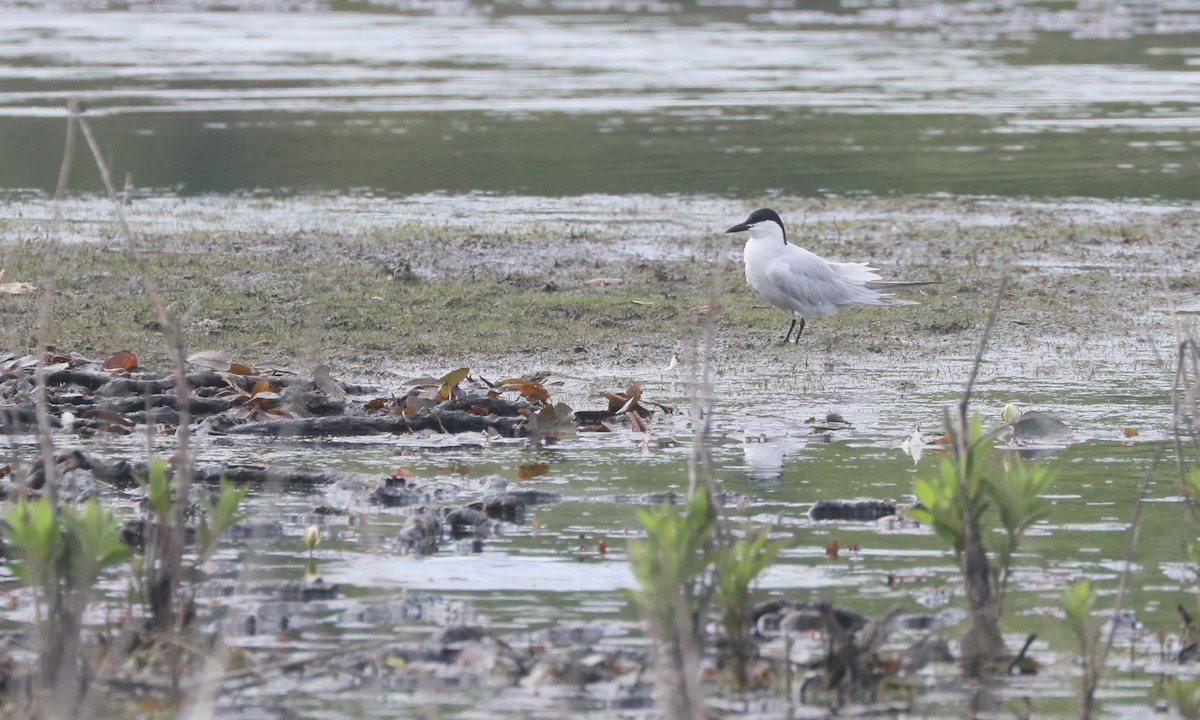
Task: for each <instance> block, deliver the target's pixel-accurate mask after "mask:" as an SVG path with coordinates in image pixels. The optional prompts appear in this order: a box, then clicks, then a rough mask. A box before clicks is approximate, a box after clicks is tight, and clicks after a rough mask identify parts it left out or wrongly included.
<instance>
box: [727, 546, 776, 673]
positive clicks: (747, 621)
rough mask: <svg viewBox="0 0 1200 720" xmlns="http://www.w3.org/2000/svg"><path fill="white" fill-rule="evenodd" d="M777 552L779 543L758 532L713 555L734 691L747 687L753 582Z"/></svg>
mask: <svg viewBox="0 0 1200 720" xmlns="http://www.w3.org/2000/svg"><path fill="white" fill-rule="evenodd" d="M781 548H782V545H781V544H780V543H778V542H771V541H770V540H768V539H767V529H766V528H759V529H757V530H753V531H751V532H749V533H747V535H746V536H745V537H740V538H736V539H733V540H731V541H729V542H726V543H723V544H722V545H721V546H720V547H719V548H718V549H717V550H716V551H715V552H714V559H715V562H716V571H717V585H716V600H717V605H718V606H719V607H720V608H721V627H722V629H723V630H724V631H725V638H726V640H727V641H728V642H729V651H730V659H731V660H732V670H733V683H734V687H735V688H736V689H737V690H739V691H741V690H745V689H746V688H747V687H748V686H749V684H750V678H749V673H748V672H747V668H748V666H749V663H750V660H751V659H752V658H753V657H754V655H755V647H754V639H753V637H752V635H751V633H750V630H751V626H752V624H753V620H754V581H755V579H757V578H758V576H759V575H760V574H761V573H762V571H763V570H765V569H767V566H769V565H770V564H771V563H772V562H774V561H775V557H776V556H777V555H778V554H779V551H780V549H781Z"/></svg>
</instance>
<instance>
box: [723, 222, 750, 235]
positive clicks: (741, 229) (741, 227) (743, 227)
mask: <svg viewBox="0 0 1200 720" xmlns="http://www.w3.org/2000/svg"><path fill="white" fill-rule="evenodd" d="M749 229H750V226H749V225H748V224H747V223H738V224H737V225H734V226H733V227H731V228H729V229H728V230H726V231H725V232H727V233H731V232H746V231H747V230H749Z"/></svg>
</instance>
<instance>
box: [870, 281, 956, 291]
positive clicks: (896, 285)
mask: <svg viewBox="0 0 1200 720" xmlns="http://www.w3.org/2000/svg"><path fill="white" fill-rule="evenodd" d="M938 284H940V283H938V281H937V280H923V281H920V282H908V281H906V280H872V281H871V282H868V283H867V284H866V286H867V287H869V288H871V289H872V290H902V289H904V288H914V287H924V286H926V285H938Z"/></svg>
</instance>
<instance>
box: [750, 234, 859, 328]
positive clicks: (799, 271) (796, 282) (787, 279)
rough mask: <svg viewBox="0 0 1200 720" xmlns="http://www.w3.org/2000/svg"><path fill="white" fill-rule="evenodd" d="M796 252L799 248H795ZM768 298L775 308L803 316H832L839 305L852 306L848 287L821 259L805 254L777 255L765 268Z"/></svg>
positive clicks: (808, 253)
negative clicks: (768, 286) (785, 309)
mask: <svg viewBox="0 0 1200 720" xmlns="http://www.w3.org/2000/svg"><path fill="white" fill-rule="evenodd" d="M797 249H799V248H797ZM764 275H765V276H766V279H767V282H768V283H769V284H770V290H771V293H770V295H775V297H770V296H769V294H768V293H766V292H764V293H763V294H764V296H767V300H769V301H770V302H771V304H773V305H776V306H778V307H786V308H788V309H790V310H793V311H795V312H797V313H799V314H800V315H802V316H804V317H822V316H827V315H833V314H834V313H836V312H837V309H838V306H839V305H846V304H853V300H852V297H853V293H852V292H851V289H850V286H848V285H847V284H846V282H845V281H844V280H843V279H842V278H840V277H839V276H838V274H837V273H835V272H834V271H833V269H832V268H831V267H829V263H827V262H825V260H824V259H822V258H821V257H819V256H817V255H814V254H813V253H810V252H807V251H801V252H794V253H788V254H786V255H780V256H779V257H777V258H775V259H774V260H772V261H771V264H770V265H769V266H768V267H767V270H766V273H764Z"/></svg>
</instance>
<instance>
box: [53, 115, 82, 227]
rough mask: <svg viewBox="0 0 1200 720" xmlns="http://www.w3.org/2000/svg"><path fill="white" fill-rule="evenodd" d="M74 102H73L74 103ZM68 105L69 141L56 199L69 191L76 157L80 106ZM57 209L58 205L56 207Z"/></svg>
mask: <svg viewBox="0 0 1200 720" xmlns="http://www.w3.org/2000/svg"><path fill="white" fill-rule="evenodd" d="M73 102H74V101H72V103H73ZM72 103H68V104H67V108H68V110H69V114H68V115H67V140H66V142H65V143H64V144H63V159H62V166H61V167H59V169H58V185H57V186H56V187H55V188H54V199H55V200H60V199H62V196H63V193H64V192H66V190H67V180H68V179H69V178H70V177H71V162H72V160H73V159H74V157H75V126H76V123H75V115H76V112H77V110H76V109H75V108H77V107H78V105H72ZM55 207H56V208H57V205H56V206H55Z"/></svg>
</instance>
